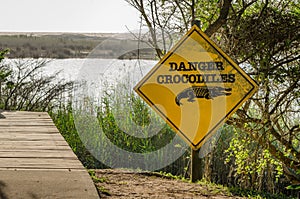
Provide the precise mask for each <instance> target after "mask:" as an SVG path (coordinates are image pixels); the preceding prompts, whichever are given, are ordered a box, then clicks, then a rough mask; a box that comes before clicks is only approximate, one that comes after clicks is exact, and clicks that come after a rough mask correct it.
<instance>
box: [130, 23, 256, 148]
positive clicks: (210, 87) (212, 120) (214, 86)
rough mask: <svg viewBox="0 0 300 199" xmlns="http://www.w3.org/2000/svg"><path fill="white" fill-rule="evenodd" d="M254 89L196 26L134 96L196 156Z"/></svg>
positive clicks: (143, 80) (162, 61) (229, 59)
mask: <svg viewBox="0 0 300 199" xmlns="http://www.w3.org/2000/svg"><path fill="white" fill-rule="evenodd" d="M257 88H258V86H257V84H256V82H255V81H254V80H253V79H251V77H249V76H248V75H247V74H246V73H245V72H244V71H243V70H242V69H241V68H240V67H239V66H238V65H237V64H236V63H235V62H234V61H233V60H232V59H231V58H230V57H229V56H228V55H226V54H225V53H224V52H223V51H222V50H221V49H220V48H219V47H218V46H217V45H216V44H215V43H214V42H213V41H212V40H210V39H209V38H208V37H207V36H206V35H205V34H204V33H203V32H202V31H201V30H200V29H199V28H198V27H197V26H196V25H194V26H193V27H192V28H191V29H190V30H189V31H188V32H187V33H186V35H185V36H183V37H182V38H181V40H180V41H179V42H178V43H177V44H176V45H175V46H174V47H173V48H172V49H171V50H170V51H169V52H168V53H167V54H166V55H165V56H164V57H163V58H162V59H161V60H160V61H159V62H158V63H157V64H156V65H155V66H154V67H153V68H152V70H151V71H150V72H149V73H148V74H147V75H145V76H144V77H143V79H142V80H141V81H140V82H139V83H138V84H137V85H136V86H135V88H134V90H135V91H136V92H137V93H138V94H139V95H140V96H141V97H142V98H143V100H145V101H146V102H147V104H149V105H150V106H151V107H152V108H153V109H154V110H155V111H156V112H157V113H158V114H159V115H160V116H161V117H162V118H163V119H164V120H165V121H166V122H167V123H168V124H169V125H170V126H171V127H172V128H173V129H174V130H175V131H176V132H177V133H178V134H179V135H180V136H181V137H182V138H183V139H184V140H185V141H186V142H187V143H188V144H189V145H190V146H191V147H192V148H193V149H194V150H196V149H199V148H200V147H201V146H202V145H203V144H204V142H205V141H206V140H207V139H208V138H209V137H210V136H211V135H213V134H214V133H215V132H216V130H217V129H218V128H219V127H220V126H221V125H222V124H224V122H225V121H226V120H227V119H228V118H229V117H230V116H231V115H232V114H233V113H234V112H235V111H237V109H238V108H239V107H240V106H241V105H242V104H243V103H244V102H245V101H246V100H247V99H249V98H250V97H251V96H252V95H253V94H254V93H255V92H256V91H257Z"/></svg>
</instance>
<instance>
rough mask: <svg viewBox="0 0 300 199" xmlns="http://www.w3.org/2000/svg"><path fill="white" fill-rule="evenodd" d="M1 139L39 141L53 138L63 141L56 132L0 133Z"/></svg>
mask: <svg viewBox="0 0 300 199" xmlns="http://www.w3.org/2000/svg"><path fill="white" fill-rule="evenodd" d="M0 140H1V141H22V140H23V141H40V140H54V141H65V140H64V138H63V137H62V136H61V135H60V134H58V133H55V134H54V133H53V134H46V133H44V134H43V133H21V132H16V133H11V132H10V133H6V132H4V133H0Z"/></svg>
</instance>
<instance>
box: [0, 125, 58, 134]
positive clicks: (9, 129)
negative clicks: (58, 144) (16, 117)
mask: <svg viewBox="0 0 300 199" xmlns="http://www.w3.org/2000/svg"><path fill="white" fill-rule="evenodd" d="M0 132H1V133H3V132H22V133H28V132H29V133H46V134H48V133H59V131H58V130H57V128H56V127H55V126H43V127H40V126H26V128H24V127H23V126H1V125H0Z"/></svg>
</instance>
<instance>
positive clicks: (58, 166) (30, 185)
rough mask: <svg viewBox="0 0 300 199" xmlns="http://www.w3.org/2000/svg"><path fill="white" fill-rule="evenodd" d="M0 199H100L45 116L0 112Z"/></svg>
mask: <svg viewBox="0 0 300 199" xmlns="http://www.w3.org/2000/svg"><path fill="white" fill-rule="evenodd" d="M0 198H1V199H10V198H12V199H18V198H20V199H27V198H28V199H32V198H49V199H50V198H51V199H52V198H59V199H60V198H80V199H81V198H87V199H89V198H91V199H92V198H99V196H98V193H97V190H96V188H95V186H94V184H93V182H92V180H91V178H90V176H89V174H88V173H87V171H86V169H85V168H84V167H83V166H82V164H81V162H80V161H79V160H78V159H77V157H76V156H75V154H74V153H73V151H72V150H71V148H70V147H69V145H68V144H67V142H66V141H65V140H64V138H63V137H62V136H61V134H60V133H59V132H58V130H57V128H56V127H55V126H54V124H53V122H52V120H51V118H50V117H49V115H48V114H47V113H44V112H22V111H12V112H8V111H0Z"/></svg>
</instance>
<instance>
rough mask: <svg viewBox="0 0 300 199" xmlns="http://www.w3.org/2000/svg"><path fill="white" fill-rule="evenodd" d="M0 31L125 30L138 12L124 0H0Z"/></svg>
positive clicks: (134, 22) (131, 26)
mask: <svg viewBox="0 0 300 199" xmlns="http://www.w3.org/2000/svg"><path fill="white" fill-rule="evenodd" d="M0 19H1V23H0V32H7V31H8V32H103V33H107V32H112V33H117V32H127V29H126V27H125V26H128V28H129V29H130V30H136V29H138V27H139V25H138V21H139V14H138V12H137V11H136V10H135V9H134V8H133V7H131V6H130V5H128V3H127V2H125V0H0Z"/></svg>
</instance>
